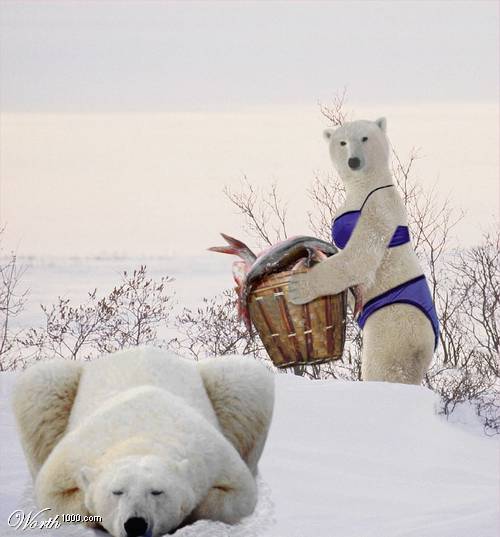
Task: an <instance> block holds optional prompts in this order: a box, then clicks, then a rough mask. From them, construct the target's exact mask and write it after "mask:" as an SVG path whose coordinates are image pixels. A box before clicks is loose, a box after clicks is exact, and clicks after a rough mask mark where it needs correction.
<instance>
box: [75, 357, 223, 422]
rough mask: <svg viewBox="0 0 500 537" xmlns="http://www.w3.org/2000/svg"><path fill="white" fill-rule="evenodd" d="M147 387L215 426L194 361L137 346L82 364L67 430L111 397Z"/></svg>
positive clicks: (214, 417) (212, 411)
mask: <svg viewBox="0 0 500 537" xmlns="http://www.w3.org/2000/svg"><path fill="white" fill-rule="evenodd" d="M148 385H149V386H155V387H158V388H162V389H164V390H166V391H168V392H169V393H172V394H173V395H176V396H178V397H181V398H182V399H184V400H185V401H186V403H187V404H188V405H189V406H190V407H192V408H194V409H195V410H197V411H198V412H199V413H200V414H201V415H202V416H203V417H205V419H207V420H208V421H209V422H210V423H211V424H213V425H215V426H216V427H218V421H217V418H216V416H215V412H214V410H213V408H212V405H211V403H210V400H209V399H208V396H207V393H206V391H205V387H204V384H203V381H202V378H201V376H200V373H199V371H198V368H197V365H196V363H195V362H191V361H189V360H186V359H184V358H181V357H179V356H177V355H175V354H173V353H171V352H169V351H165V350H162V349H155V348H142V347H137V348H133V349H128V350H125V351H120V352H117V353H114V354H112V355H110V356H107V357H102V358H100V359H98V360H94V361H92V362H89V363H87V364H85V366H84V368H83V373H82V376H81V379H80V384H79V386H78V394H77V397H76V399H75V402H74V404H73V408H72V411H71V415H70V420H69V430H72V429H74V428H75V427H77V426H78V425H79V424H80V423H81V422H82V421H83V420H84V419H86V418H88V417H89V416H90V415H91V414H92V413H94V412H95V411H97V410H99V408H100V407H101V406H102V405H103V404H104V403H105V402H106V400H108V399H109V398H110V397H113V396H115V395H118V394H119V393H120V392H125V391H127V390H130V389H131V388H137V387H138V386H148Z"/></svg>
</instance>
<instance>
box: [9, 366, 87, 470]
mask: <svg viewBox="0 0 500 537" xmlns="http://www.w3.org/2000/svg"><path fill="white" fill-rule="evenodd" d="M81 370H82V365H81V363H78V362H70V361H66V360H53V361H50V362H40V363H38V364H36V365H34V366H32V367H30V368H29V369H27V370H26V371H24V372H23V373H21V375H20V377H19V379H18V381H17V383H16V386H15V388H14V395H13V407H14V415H15V417H16V421H17V426H18V429H19V434H20V438H21V444H22V446H23V449H24V453H25V456H26V459H27V462H28V467H29V469H30V472H31V475H32V477H33V478H34V477H35V476H36V475H37V474H38V471H39V470H40V468H41V466H42V464H43V463H44V462H45V460H46V459H47V457H48V456H49V454H50V453H51V451H52V450H53V449H54V446H55V445H56V444H57V442H59V440H60V439H61V437H62V436H63V434H64V432H65V431H66V427H67V425H68V419H69V415H70V412H71V408H72V406H73V402H74V399H75V396H76V392H77V389H78V384H79V382H80V374H81Z"/></svg>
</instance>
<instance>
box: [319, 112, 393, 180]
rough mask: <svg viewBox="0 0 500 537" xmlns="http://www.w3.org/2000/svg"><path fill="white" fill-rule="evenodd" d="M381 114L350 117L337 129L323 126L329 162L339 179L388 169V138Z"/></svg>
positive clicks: (372, 173)
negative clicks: (373, 117) (373, 118)
mask: <svg viewBox="0 0 500 537" xmlns="http://www.w3.org/2000/svg"><path fill="white" fill-rule="evenodd" d="M386 125H387V122H386V120H385V118H380V119H377V120H376V121H365V120H361V121H353V122H351V123H345V124H344V125H342V126H341V127H339V128H337V129H325V131H324V132H323V136H324V137H325V139H326V140H327V141H328V143H329V147H330V156H331V158H332V161H333V164H334V166H335V168H336V169H337V171H338V173H339V175H340V177H341V178H342V179H343V180H347V181H349V180H350V179H358V178H359V179H361V178H363V176H370V175H380V174H383V173H384V172H385V173H387V172H388V162H389V141H388V139H387V136H386V134H385V133H386Z"/></svg>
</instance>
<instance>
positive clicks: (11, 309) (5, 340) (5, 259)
mask: <svg viewBox="0 0 500 537" xmlns="http://www.w3.org/2000/svg"><path fill="white" fill-rule="evenodd" d="M2 233H3V229H2V230H0V236H1V234H2ZM23 273H24V269H23V268H22V267H20V266H19V265H18V263H17V257H16V255H15V254H14V253H9V254H7V255H5V254H4V252H3V251H2V249H1V248H0V371H8V370H11V369H15V368H16V367H18V366H19V365H20V363H21V361H22V360H21V356H20V354H19V350H18V337H19V334H20V330H13V328H12V323H13V321H14V320H15V318H16V317H18V316H19V315H20V314H21V313H22V311H23V309H24V305H25V302H26V295H27V290H21V289H20V287H21V285H20V282H21V278H22V275H23Z"/></svg>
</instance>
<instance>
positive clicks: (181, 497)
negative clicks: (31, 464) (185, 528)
mask: <svg viewBox="0 0 500 537" xmlns="http://www.w3.org/2000/svg"><path fill="white" fill-rule="evenodd" d="M187 465H188V462H187V460H183V461H182V462H180V463H173V462H165V461H164V460H162V459H161V458H160V457H158V456H156V455H147V456H128V457H123V458H121V459H118V460H116V461H114V462H112V463H111V464H109V465H107V466H106V467H105V468H103V469H102V471H99V470H96V469H94V468H90V467H84V468H82V470H81V472H80V479H79V485H80V488H81V489H82V490H83V492H84V501H85V505H86V507H87V509H88V510H89V512H90V513H92V514H93V515H98V516H100V517H102V522H101V525H102V526H103V527H104V528H105V529H106V530H107V531H108V532H109V533H111V535H113V536H114V537H139V536H143V535H144V536H146V537H156V536H159V535H164V534H166V533H168V532H170V531H172V530H175V529H176V528H178V526H179V525H180V524H181V523H182V521H183V520H184V519H185V518H186V516H187V515H188V514H189V513H190V512H191V511H192V510H193V508H194V507H195V505H194V503H195V501H194V492H193V490H192V489H191V487H190V485H189V482H188V479H187Z"/></svg>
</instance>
